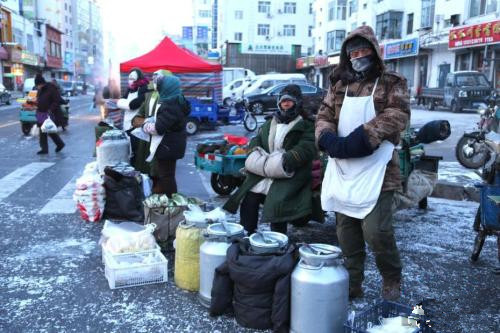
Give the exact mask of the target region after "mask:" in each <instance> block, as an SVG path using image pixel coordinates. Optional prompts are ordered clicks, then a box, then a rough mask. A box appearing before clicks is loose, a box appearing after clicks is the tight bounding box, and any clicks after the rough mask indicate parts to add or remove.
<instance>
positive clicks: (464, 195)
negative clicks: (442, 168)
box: [431, 181, 479, 202]
mask: <svg viewBox="0 0 500 333" xmlns="http://www.w3.org/2000/svg"><path fill="white" fill-rule="evenodd" d="M431 197H435V198H444V199H450V200H459V201H462V200H468V201H475V202H479V190H478V189H477V188H476V187H474V186H466V185H461V184H457V183H450V182H444V181H439V182H438V183H437V184H436V186H435V187H434V191H433V192H432V194H431Z"/></svg>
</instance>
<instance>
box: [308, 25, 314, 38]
mask: <svg viewBox="0 0 500 333" xmlns="http://www.w3.org/2000/svg"><path fill="white" fill-rule="evenodd" d="M312 32H313V26H312V25H310V26H309V28H308V29H307V36H308V37H312V34H313V33H312Z"/></svg>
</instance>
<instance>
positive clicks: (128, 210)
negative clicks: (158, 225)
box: [104, 167, 144, 222]
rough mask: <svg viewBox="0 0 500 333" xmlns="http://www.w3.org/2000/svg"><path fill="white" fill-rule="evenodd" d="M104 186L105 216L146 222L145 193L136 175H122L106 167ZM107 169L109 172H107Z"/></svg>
mask: <svg viewBox="0 0 500 333" xmlns="http://www.w3.org/2000/svg"><path fill="white" fill-rule="evenodd" d="M106 169H107V170H105V175H104V188H105V189H106V204H105V206H104V217H105V218H107V219H114V220H127V221H136V222H144V208H143V204H142V201H143V200H144V193H143V190H142V184H141V181H140V180H138V179H137V177H134V176H127V175H122V174H120V173H118V172H116V171H115V172H113V170H112V169H111V168H108V167H106ZM106 171H107V172H106Z"/></svg>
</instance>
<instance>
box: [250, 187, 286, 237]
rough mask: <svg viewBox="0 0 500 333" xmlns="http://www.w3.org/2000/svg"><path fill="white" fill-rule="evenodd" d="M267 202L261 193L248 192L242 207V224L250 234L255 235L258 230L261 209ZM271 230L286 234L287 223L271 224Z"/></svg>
mask: <svg viewBox="0 0 500 333" xmlns="http://www.w3.org/2000/svg"><path fill="white" fill-rule="evenodd" d="M265 200H266V196H265V195H264V194H260V193H253V192H248V193H247V195H246V196H245V198H244V199H243V201H242V202H241V206H240V223H241V225H242V226H243V228H245V230H246V231H247V232H248V234H253V233H254V232H255V230H257V223H258V222H259V207H260V205H261V204H263V203H264V201H265ZM271 230H272V231H276V232H280V233H282V234H286V231H287V223H286V222H281V223H271Z"/></svg>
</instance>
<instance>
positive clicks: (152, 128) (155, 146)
mask: <svg viewBox="0 0 500 333" xmlns="http://www.w3.org/2000/svg"><path fill="white" fill-rule="evenodd" d="M156 89H157V91H158V94H159V96H158V102H157V103H156V106H155V105H154V104H153V106H152V107H153V108H156V116H155V117H149V118H146V119H145V120H144V123H143V125H142V128H143V130H144V132H146V133H148V134H150V135H151V143H150V147H149V156H148V158H147V159H146V161H147V162H154V163H153V165H152V166H151V168H152V169H153V172H152V175H153V177H152V179H153V192H154V193H162V194H166V195H167V196H169V197H171V196H172V194H173V193H177V182H176V180H175V171H176V164H177V160H179V159H181V158H183V157H184V154H185V152H186V144H187V133H186V122H187V117H188V115H189V113H190V111H191V107H190V104H189V102H188V101H187V100H186V99H185V98H184V96H183V95H182V91H181V82H180V80H179V79H178V78H177V77H176V76H174V75H162V76H160V77H158V78H157V79H156Z"/></svg>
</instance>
